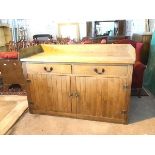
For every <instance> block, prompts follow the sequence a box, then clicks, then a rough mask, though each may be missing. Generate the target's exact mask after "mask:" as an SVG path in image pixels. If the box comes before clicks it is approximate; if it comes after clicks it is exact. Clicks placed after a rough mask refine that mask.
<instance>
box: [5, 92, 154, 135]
mask: <svg viewBox="0 0 155 155" xmlns="http://www.w3.org/2000/svg"><path fill="white" fill-rule="evenodd" d="M8 134H13V135H21V134H22V135H23V134H24V135H25V134H26V135H33V134H38V135H40V134H41V135H44V134H48V135H49V134H51V135H59V134H67V135H68V134H80V135H81V134H89V135H92V134H93V135H94V134H95V135H96V134H103V135H105V134H106V135H107V134H108V135H117V134H121V135H122V134H123V135H124V134H125V135H127V134H130V135H131V134H134V135H135V134H140V135H145V134H155V97H154V96H153V95H151V96H143V97H141V98H138V97H136V96H135V97H132V98H131V103H130V111H129V124H128V125H123V124H115V123H107V122H98V121H89V120H81V119H72V118H65V117H55V116H46V115H34V114H33V115H32V114H29V113H28V112H26V113H25V114H24V115H23V116H22V117H21V118H20V119H19V121H18V122H17V123H16V124H15V125H14V126H13V127H12V128H11V130H10V131H9V132H8Z"/></svg>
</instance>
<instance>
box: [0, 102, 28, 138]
mask: <svg viewBox="0 0 155 155" xmlns="http://www.w3.org/2000/svg"><path fill="white" fill-rule="evenodd" d="M10 102H11V101H10ZM27 107H28V104H27V101H26V100H25V101H20V102H16V106H14V107H13V108H12V109H11V110H9V113H8V114H7V115H6V116H5V117H4V118H3V119H2V120H0V135H3V134H6V132H7V131H8V130H9V129H10V128H11V127H12V125H13V124H14V123H15V122H16V121H17V120H18V119H19V117H20V116H21V115H22V114H23V112H24V111H25V110H26V109H27Z"/></svg>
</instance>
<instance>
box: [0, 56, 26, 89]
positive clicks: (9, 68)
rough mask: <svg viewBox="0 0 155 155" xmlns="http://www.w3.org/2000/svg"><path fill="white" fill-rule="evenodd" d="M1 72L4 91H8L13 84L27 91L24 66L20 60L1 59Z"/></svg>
mask: <svg viewBox="0 0 155 155" xmlns="http://www.w3.org/2000/svg"><path fill="white" fill-rule="evenodd" d="M0 72H1V79H2V84H3V89H4V90H5V91H8V89H9V86H11V85H12V84H19V85H20V86H21V88H22V89H25V78H24V76H23V71H22V65H21V62H20V61H19V60H18V59H1V60H0Z"/></svg>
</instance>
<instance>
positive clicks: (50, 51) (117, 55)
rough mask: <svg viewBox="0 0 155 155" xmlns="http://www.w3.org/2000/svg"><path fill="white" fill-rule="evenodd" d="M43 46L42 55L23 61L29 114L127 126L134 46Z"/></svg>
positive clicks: (28, 57)
mask: <svg viewBox="0 0 155 155" xmlns="http://www.w3.org/2000/svg"><path fill="white" fill-rule="evenodd" d="M39 46H41V48H42V51H41V52H40V53H38V54H34V55H31V56H27V57H23V58H21V61H22V67H23V73H24V76H25V78H26V81H27V84H26V85H27V98H28V104H29V111H30V113H35V114H48V115H57V116H67V117H73V118H81V119H89V120H97V121H108V122H116V123H124V124H126V123H127V122H128V110H129V103H130V92H131V81H132V70H133V64H134V62H135V49H134V48H133V47H132V46H131V45H125V44H124V45H120V44H105V45H103V44H89V45H88V44H87V45H81V44H75V45H47V44H44V45H39ZM27 50H29V48H27ZM34 51H35V47H34ZM35 53H37V52H36V51H35Z"/></svg>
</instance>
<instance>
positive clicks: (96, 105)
mask: <svg viewBox="0 0 155 155" xmlns="http://www.w3.org/2000/svg"><path fill="white" fill-rule="evenodd" d="M76 89H77V93H78V94H79V97H77V114H80V115H86V116H89V115H91V116H98V117H104V116H105V114H106V113H105V110H106V104H107V103H106V100H107V99H106V97H107V78H96V77H76Z"/></svg>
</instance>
